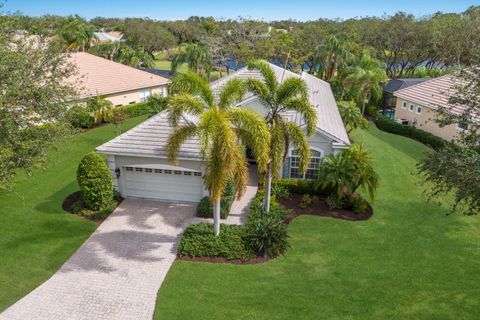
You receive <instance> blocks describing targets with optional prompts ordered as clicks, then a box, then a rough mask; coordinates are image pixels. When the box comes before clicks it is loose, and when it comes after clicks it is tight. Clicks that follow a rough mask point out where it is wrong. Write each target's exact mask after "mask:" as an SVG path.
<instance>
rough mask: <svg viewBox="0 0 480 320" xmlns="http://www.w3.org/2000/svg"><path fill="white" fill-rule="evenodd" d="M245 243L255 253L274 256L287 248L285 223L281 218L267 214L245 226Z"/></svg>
mask: <svg viewBox="0 0 480 320" xmlns="http://www.w3.org/2000/svg"><path fill="white" fill-rule="evenodd" d="M245 241H246V244H247V246H248V247H249V248H250V249H251V250H253V251H254V252H255V253H256V254H257V255H259V256H262V257H272V258H273V257H276V256H279V255H281V254H283V253H284V252H285V250H286V249H287V248H288V233H287V225H286V224H285V223H284V222H283V220H282V219H280V218H279V217H275V216H270V215H268V216H267V217H265V218H263V219H257V220H255V221H251V222H250V223H248V224H247V226H246V240H245Z"/></svg>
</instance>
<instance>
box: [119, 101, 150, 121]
mask: <svg viewBox="0 0 480 320" xmlns="http://www.w3.org/2000/svg"><path fill="white" fill-rule="evenodd" d="M150 112H151V107H150V106H149V105H148V104H147V103H146V102H138V103H132V104H128V105H125V106H121V107H116V108H114V109H113V113H114V115H118V114H122V115H123V116H125V117H126V118H134V117H138V116H143V115H148V114H150Z"/></svg>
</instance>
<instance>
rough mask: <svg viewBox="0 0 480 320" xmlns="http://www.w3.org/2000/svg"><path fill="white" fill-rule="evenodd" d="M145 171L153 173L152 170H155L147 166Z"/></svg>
mask: <svg viewBox="0 0 480 320" xmlns="http://www.w3.org/2000/svg"><path fill="white" fill-rule="evenodd" d="M145 172H150V173H152V172H153V169H150V168H145Z"/></svg>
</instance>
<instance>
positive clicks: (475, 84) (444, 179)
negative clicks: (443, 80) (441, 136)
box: [418, 66, 480, 215]
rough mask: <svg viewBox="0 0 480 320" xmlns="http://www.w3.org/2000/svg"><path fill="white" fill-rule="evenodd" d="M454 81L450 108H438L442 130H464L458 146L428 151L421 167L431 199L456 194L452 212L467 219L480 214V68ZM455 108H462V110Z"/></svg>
mask: <svg viewBox="0 0 480 320" xmlns="http://www.w3.org/2000/svg"><path fill="white" fill-rule="evenodd" d="M454 79H456V80H454V81H455V82H456V85H455V88H454V93H453V95H452V97H451V98H450V101H449V104H450V106H448V107H446V106H442V107H439V108H438V111H439V116H438V118H437V119H436V121H437V122H438V123H439V124H440V126H445V125H452V124H458V125H461V126H462V127H463V128H465V130H464V131H462V132H460V134H459V135H458V137H457V139H456V140H455V141H454V142H455V144H446V146H445V147H444V148H443V149H441V150H429V152H428V154H427V156H426V157H425V158H424V159H422V160H421V161H420V162H419V164H418V170H419V173H420V174H421V175H422V177H423V178H424V181H425V182H426V183H427V184H428V189H427V191H426V193H427V194H428V195H429V197H430V198H432V197H438V196H445V195H449V194H452V193H453V204H452V211H455V210H457V209H460V211H463V213H464V214H466V215H473V214H478V212H480V150H479V145H480V66H475V67H472V68H469V69H465V70H462V71H460V72H459V73H458V74H457V75H456V76H455V78H454ZM455 106H462V107H463V108H462V109H460V110H462V111H459V108H457V107H455Z"/></svg>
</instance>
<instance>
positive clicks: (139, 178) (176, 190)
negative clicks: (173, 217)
mask: <svg viewBox="0 0 480 320" xmlns="http://www.w3.org/2000/svg"><path fill="white" fill-rule="evenodd" d="M271 67H272V68H273V70H274V71H275V74H276V76H277V79H278V80H279V81H281V79H287V78H290V77H298V78H302V79H304V80H305V82H306V84H307V86H308V90H309V100H310V103H311V104H312V105H313V106H315V108H316V110H317V113H318V122H317V126H316V132H315V134H314V135H313V136H311V137H310V138H309V144H310V148H311V150H312V157H311V162H310V166H309V169H308V171H307V172H306V173H305V174H302V175H300V174H299V172H298V156H297V153H296V152H295V150H294V149H293V147H292V148H290V150H289V151H288V158H287V161H286V163H285V165H284V167H283V169H282V170H281V172H280V176H281V177H284V178H305V179H310V178H313V177H314V176H315V172H316V171H317V170H318V164H319V163H320V161H321V159H322V158H323V157H325V156H326V155H329V154H336V153H338V152H340V151H341V150H343V149H346V148H348V147H349V145H350V140H349V138H348V135H347V133H346V130H345V127H344V125H343V122H342V119H341V118H340V114H339V111H338V108H337V105H336V103H335V99H334V97H333V93H332V90H331V89H330V85H329V84H328V83H327V82H325V81H322V80H320V79H318V78H316V77H314V76H312V75H310V74H308V73H302V74H301V75H298V74H295V73H293V72H290V71H288V70H285V69H282V68H280V67H277V66H275V65H271ZM250 77H254V78H258V79H261V75H260V73H259V72H258V71H256V70H248V69H247V68H243V69H240V70H239V71H237V72H235V73H232V74H230V75H227V76H225V77H223V78H220V79H218V80H217V81H215V82H212V83H211V87H212V90H213V92H214V93H215V95H217V94H218V92H220V90H221V88H222V86H224V85H225V84H226V83H227V81H228V80H230V79H232V78H241V79H246V78H250ZM238 107H241V108H249V109H251V110H254V111H256V112H258V113H260V114H262V115H265V112H266V111H265V108H264V107H263V105H262V104H261V102H260V100H259V99H258V98H257V97H256V96H254V95H253V94H247V95H246V96H245V97H244V99H243V101H242V102H240V103H239V104H238ZM284 116H285V117H286V118H287V119H289V120H290V121H294V122H297V123H298V124H300V125H302V124H303V123H302V122H303V120H302V117H301V116H300V114H298V113H296V112H286V113H285V114H284ZM194 120H195V119H189V118H184V119H183V120H182V121H184V122H185V121H194ZM172 131H173V128H172V127H171V126H170V124H169V121H168V116H167V113H166V112H161V113H159V114H157V115H156V116H154V117H152V118H150V119H148V120H147V121H145V122H144V123H142V124H140V125H138V126H137V127H135V128H133V129H131V130H129V131H127V132H126V133H124V134H122V135H120V136H118V137H117V138H115V139H113V140H111V141H109V142H107V143H105V144H103V145H101V146H99V147H98V148H97V149H96V151H97V152H99V153H102V154H105V155H107V156H108V165H109V168H110V170H111V172H112V176H113V179H114V184H115V186H116V188H117V189H118V191H119V192H120V193H121V194H122V196H123V197H138V198H149V199H160V200H175V201H188V202H197V201H199V200H200V199H201V198H202V197H203V196H205V195H208V191H207V190H206V189H205V186H204V184H203V179H202V175H203V174H204V172H205V165H204V162H203V161H202V155H201V154H200V149H199V145H200V141H199V140H198V138H192V139H190V140H187V141H186V142H185V143H184V144H183V145H182V147H181V149H180V151H179V154H178V160H179V161H178V164H175V165H174V164H172V163H170V162H169V161H168V160H167V152H166V150H165V146H166V143H167V140H168V137H169V135H170V134H171V132H172Z"/></svg>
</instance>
